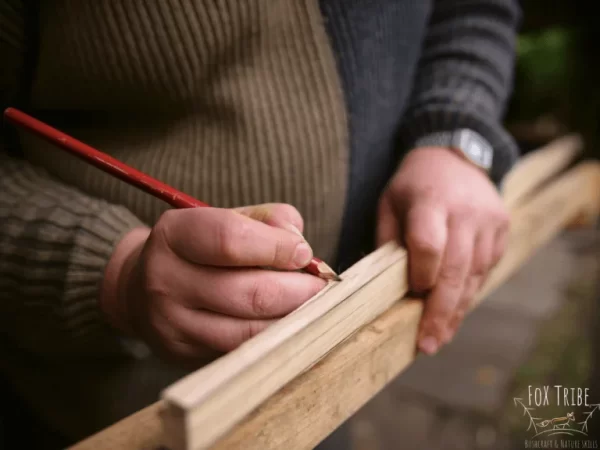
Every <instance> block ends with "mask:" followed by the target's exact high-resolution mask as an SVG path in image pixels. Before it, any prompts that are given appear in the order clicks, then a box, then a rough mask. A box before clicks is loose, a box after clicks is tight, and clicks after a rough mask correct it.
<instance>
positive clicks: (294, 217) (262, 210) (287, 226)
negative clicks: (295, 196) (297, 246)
mask: <svg viewBox="0 0 600 450" xmlns="http://www.w3.org/2000/svg"><path fill="white" fill-rule="evenodd" d="M235 211H237V212H239V213H240V214H243V215H244V216H247V217H250V218H251V219H254V220H258V221H259V222H262V223H264V224H266V225H270V226H272V227H276V228H282V229H284V230H288V231H291V232H292V233H295V234H298V235H300V236H302V232H303V231H304V220H303V219H302V216H301V215H300V213H299V212H298V210H297V209H296V208H294V207H293V206H292V205H288V204H286V203H263V204H261V205H251V206H243V207H241V208H236V209H235Z"/></svg>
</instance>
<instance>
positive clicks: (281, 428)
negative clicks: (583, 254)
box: [211, 164, 600, 450]
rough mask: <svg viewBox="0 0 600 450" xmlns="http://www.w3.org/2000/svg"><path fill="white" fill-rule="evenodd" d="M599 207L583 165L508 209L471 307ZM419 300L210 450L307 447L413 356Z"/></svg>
mask: <svg viewBox="0 0 600 450" xmlns="http://www.w3.org/2000/svg"><path fill="white" fill-rule="evenodd" d="M590 205H595V208H596V212H598V210H599V208H600V165H599V164H583V165H581V166H579V167H577V168H576V169H574V170H572V171H569V173H568V174H566V175H564V176H563V177H561V178H560V179H559V180H557V181H556V182H554V183H552V184H551V185H549V186H548V187H547V188H546V189H544V190H543V191H542V192H541V193H540V194H539V195H538V196H536V197H535V198H533V199H532V200H531V202H528V203H527V204H525V205H523V206H522V207H521V208H519V209H518V210H515V211H514V212H513V227H512V230H511V240H510V244H509V247H508V250H507V252H506V254H505V256H504V258H503V259H502V261H501V262H500V264H499V265H498V266H497V267H496V268H495V269H494V271H493V272H492V274H491V276H490V278H489V279H488V281H487V283H486V285H485V286H484V288H483V289H482V291H481V292H480V294H479V295H478V296H477V301H476V302H475V305H473V307H475V306H476V305H477V304H478V303H479V302H480V301H481V300H482V299H484V298H485V297H486V296H488V295H489V294H490V293H491V292H492V291H493V290H494V289H496V288H497V287H498V286H499V285H501V284H502V283H504V282H505V281H506V280H507V279H508V278H509V277H510V276H511V275H512V274H513V273H514V272H515V271H516V270H518V268H519V267H520V266H521V265H522V264H523V263H524V261H525V260H526V259H528V258H529V257H530V256H531V255H532V254H533V253H534V252H535V250H536V249H538V248H540V247H541V246H542V245H544V244H545V243H546V242H548V241H549V240H550V239H552V238H553V237H554V236H555V235H556V234H557V233H559V232H560V231H561V229H562V228H563V227H564V225H565V224H567V223H568V222H569V221H570V220H571V219H572V218H573V217H574V216H575V215H577V214H578V212H579V211H580V210H581V209H584V208H588V207H589V206H590ZM421 312H422V302H421V301H419V300H416V299H404V300H402V301H401V302H399V303H396V304H395V305H394V306H393V307H392V308H391V309H390V310H388V311H387V312H385V313H384V314H383V315H381V316H380V317H379V318H377V319H375V320H374V321H372V322H371V323H370V324H368V325H366V326H365V327H363V328H362V329H361V330H360V331H358V332H357V333H356V334H354V335H353V336H352V337H351V339H349V340H347V341H346V342H344V343H343V344H341V345H339V346H338V347H336V348H335V349H334V350H333V351H332V352H331V353H330V354H329V355H327V357H326V358H324V359H323V360H322V361H321V362H320V363H319V364H317V365H316V366H314V367H313V368H312V369H311V370H310V371H308V372H306V373H304V374H302V375H300V376H299V377H298V378H296V379H295V380H293V381H292V382H291V383H289V384H288V385H287V386H286V387H285V388H283V389H282V390H281V391H279V392H278V393H277V394H275V395H274V396H272V397H271V398H270V399H269V400H268V401H267V402H265V403H264V404H263V405H262V406H261V407H260V408H259V409H257V410H256V411H255V412H253V413H252V414H251V415H250V417H249V418H247V419H246V420H245V421H244V422H243V423H242V424H240V425H238V426H237V427H236V428H235V429H234V430H233V431H232V432H231V433H230V434H229V435H227V436H226V437H225V438H223V439H222V440H220V441H219V442H218V443H217V444H216V445H214V446H213V447H211V448H213V449H215V450H229V449H231V450H233V449H238V448H244V449H245V450H270V449H273V450H274V449H280V448H293V449H294V450H296V449H297V450H303V449H307V450H308V449H312V448H313V447H314V446H315V445H317V444H318V443H319V442H320V441H321V440H323V439H324V438H325V437H327V435H328V434H329V433H331V431H332V430H334V429H335V428H337V426H339V425H340V424H341V423H343V422H344V421H345V420H346V419H348V418H349V417H350V416H352V415H353V414H354V413H355V412H356V411H358V409H360V407H361V406H363V405H364V404H365V403H366V402H367V401H369V400H370V399H371V398H373V397H374V396H375V395H376V394H377V393H378V392H379V391H380V390H381V389H382V388H383V387H385V385H386V384H387V383H388V382H389V381H391V380H392V379H394V378H395V377H396V376H397V375H398V374H400V373H401V372H402V371H403V370H404V369H405V368H406V367H407V366H408V365H410V363H412V361H414V359H415V351H414V349H415V343H416V337H417V327H418V323H419V320H420V317H421Z"/></svg>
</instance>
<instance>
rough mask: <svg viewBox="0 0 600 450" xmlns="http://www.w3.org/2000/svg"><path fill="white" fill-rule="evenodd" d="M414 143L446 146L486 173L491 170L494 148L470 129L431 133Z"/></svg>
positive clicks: (425, 145)
mask: <svg viewBox="0 0 600 450" xmlns="http://www.w3.org/2000/svg"><path fill="white" fill-rule="evenodd" d="M416 145H417V146H419V147H443V148H446V149H447V150H448V151H451V152H453V153H455V154H456V155H458V156H460V157H461V158H462V159H463V160H464V161H465V162H467V163H469V164H471V165H472V166H475V167H477V168H478V169H480V170H481V171H482V172H484V173H485V174H486V175H489V174H490V172H491V170H492V163H493V159H494V149H493V148H492V146H491V145H490V144H489V142H487V141H486V139H485V138H483V136H481V135H480V134H479V133H477V132H475V131H473V130H470V129H466V128H462V129H456V130H450V131H440V132H435V133H431V134H428V135H426V136H423V137H422V138H421V139H419V140H417V142H416Z"/></svg>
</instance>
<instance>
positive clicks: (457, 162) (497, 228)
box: [377, 147, 509, 354]
mask: <svg viewBox="0 0 600 450" xmlns="http://www.w3.org/2000/svg"><path fill="white" fill-rule="evenodd" d="M508 230H509V215H508V213H507V211H506V209H505V207H504V204H503V202H502V199H501V197H500V195H499V194H498V192H497V190H496V188H495V186H494V185H493V184H492V182H491V181H490V180H489V178H488V176H487V175H486V174H485V173H484V172H483V171H482V170H480V169H479V168H477V167H475V166H474V165H472V164H470V163H469V162H467V161H466V160H464V159H463V158H462V157H461V156H459V155H458V154H456V153H454V152H453V151H452V150H450V149H446V148H438V147H423V148H417V149H415V150H412V151H411V152H409V153H408V154H407V155H406V157H405V158H404V160H403V162H402V164H401V165H400V167H399V169H398V171H397V172H396V174H395V175H394V177H393V178H392V180H391V181H390V183H389V185H388V187H387V189H386V191H385V192H384V194H383V195H382V197H381V200H380V202H379V212H378V224H377V241H378V245H383V244H384V243H386V242H388V241H390V240H396V241H398V242H399V243H401V244H402V245H405V246H406V248H407V250H408V261H409V285H410V289H411V290H412V291H413V292H417V293H425V294H426V301H425V309H424V313H423V318H422V319H421V324H420V329H419V335H418V346H419V348H420V350H421V351H423V352H425V353H427V354H433V353H436V352H437V351H438V350H439V348H440V346H442V345H444V344H446V343H448V342H449V341H450V340H451V339H452V337H453V336H454V334H455V333H456V331H457V329H458V326H459V325H460V323H461V322H462V320H463V318H464V316H465V314H466V313H467V311H468V310H469V307H470V305H471V302H472V300H473V298H474V296H475V294H476V293H477V291H478V290H479V288H480V287H481V285H482V284H483V282H484V281H485V279H486V277H487V274H488V272H489V270H490V269H491V268H492V267H493V266H494V265H495V264H496V263H497V262H498V261H499V259H500V258H501V257H502V254H503V253H504V250H505V245H506V241H507V236H508Z"/></svg>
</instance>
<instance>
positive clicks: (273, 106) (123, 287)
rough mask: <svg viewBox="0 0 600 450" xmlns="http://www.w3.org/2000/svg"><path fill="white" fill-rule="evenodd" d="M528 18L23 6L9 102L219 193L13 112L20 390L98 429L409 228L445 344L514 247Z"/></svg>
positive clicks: (434, 344) (4, 98)
mask: <svg viewBox="0 0 600 450" xmlns="http://www.w3.org/2000/svg"><path fill="white" fill-rule="evenodd" d="M519 20H520V9H519V6H518V3H517V2H516V1H510V0H422V1H418V2H417V1H409V0H397V1H386V0H376V1H372V2H363V1H358V0H321V1H317V0H308V1H304V2H298V1H295V0H277V1H268V2H267V1H261V0H244V1H240V0H220V1H217V0H212V1H211V0H163V1H155V2H136V1H130V0H80V1H77V2H62V1H59V2H24V1H20V0H0V29H1V30H2V32H1V33H0V57H1V60H2V65H3V70H2V76H1V77H0V83H1V85H0V102H1V103H2V106H14V107H19V108H21V109H23V110H25V111H27V112H29V113H30V114H32V115H34V116H35V117H37V118H39V119H41V120H44V121H45V122H47V123H49V124H51V125H52V126H54V127H56V128H59V129H61V130H63V131H64V132H66V133H68V134H70V135H72V136H74V137H76V138H78V139H80V140H82V141H84V142H86V143H88V144H90V145H92V146H94V147H95V148H98V149H100V150H102V151H104V152H107V153H109V154H111V155H113V156H114V157H116V158H118V159H120V160H122V161H123V162H125V163H127V164H129V165H131V166H133V167H135V168H137V169H139V170H141V171H144V172H146V173H148V174H150V175H151V176H154V177H156V178H158V179H160V180H161V181H163V182H165V183H167V184H170V185H172V186H174V187H176V188H178V189H180V190H182V191H184V192H186V193H187V194H190V195H192V196H194V197H197V198H198V199H201V200H203V201H205V202H207V203H209V204H211V205H214V206H215V207H214V208H200V209H187V210H172V209H169V208H168V206H167V205H165V204H163V203H161V202H160V201H158V200H156V199H154V198H151V197H150V196H149V195H148V194H145V193H142V192H139V191H137V190H136V189H135V188H132V187H130V186H128V185H126V184H124V183H122V182H121V181H118V180H116V179H114V178H112V177H110V176H108V175H106V174H104V173H101V172H100V171H99V170H98V169H96V168H94V167H91V166H89V165H87V164H86V163H84V162H82V161H80V160H77V159H75V158H74V157H71V156H69V155H67V154H65V153H64V152H63V151H61V150H57V149H55V148H53V147H52V146H51V145H50V144H47V143H44V142H42V141H41V140H40V139H38V138H36V137H33V136H31V135H29V134H28V133H24V132H16V131H15V130H14V129H13V128H11V127H8V126H5V127H3V132H2V148H3V152H2V161H1V164H0V167H1V168H0V183H1V185H2V189H1V191H0V204H1V205H2V207H1V208H0V221H1V222H0V223H1V227H0V242H1V245H0V286H1V287H2V288H1V289H0V296H1V299H2V300H1V301H0V308H1V309H0V317H1V319H0V320H1V330H2V341H1V342H2V345H1V348H2V358H0V359H1V361H2V373H3V375H4V376H5V377H6V378H7V380H9V384H10V385H11V386H12V387H14V389H16V391H17V392H19V395H20V396H22V398H24V399H25V402H26V403H27V404H28V405H30V406H31V408H32V409H33V410H34V411H35V413H36V414H37V415H39V417H42V418H43V420H44V421H45V423H48V424H50V426H51V427H53V428H54V429H56V430H59V431H60V432H61V433H63V434H64V435H65V436H68V437H69V438H70V439H73V440H75V439H81V438H83V437H85V436H87V435H89V434H91V433H93V432H95V431H97V430H99V429H100V428H102V427H104V426H107V425H109V424H110V423H112V422H114V421H116V420H118V419H120V418H122V417H124V416H126V415H127V414H130V413H133V412H134V411H136V410H138V409H140V408H141V407H143V406H145V405H147V404H149V403H151V402H152V401H154V400H156V399H157V398H158V395H159V392H160V390H161V389H162V388H164V387H166V386H167V385H168V384H170V383H172V382H173V381H175V380H177V379H178V378H180V377H181V376H182V375H183V374H185V373H187V371H189V370H192V369H194V368H197V367H199V366H201V365H202V364H205V363H206V362H207V361H209V360H210V359H211V358H214V357H215V356H216V355H218V354H221V353H223V352H227V351H229V350H232V349H234V348H235V347H237V346H238V345H240V344H241V343H242V342H243V341H245V340H247V339H248V338H250V337H251V336H253V335H255V334H256V333H258V332H260V331H261V330H263V329H264V328H265V327H267V326H268V325H269V324H271V323H272V322H273V321H275V320H277V319H278V318H281V317H283V316H285V315H286V314H288V313H289V312H291V311H293V310H294V309H295V308H297V307H298V306H300V305H301V304H302V303H303V302H304V301H306V300H307V299H308V298H310V297H311V296H312V295H314V294H315V293H316V292H318V291H319V290H320V289H322V288H323V287H324V286H325V281H324V280H321V279H320V278H317V277H315V276H312V275H309V274H306V273H301V272H299V271H297V270H295V269H301V268H302V267H303V266H305V265H306V264H307V262H308V261H309V260H310V258H311V257H312V256H313V255H315V256H319V257H321V258H322V259H324V260H325V261H326V262H328V263H329V264H330V265H332V266H333V267H334V269H335V270H339V271H343V270H344V269H345V268H347V267H349V266H350V265H352V264H353V263H354V262H356V261H357V260H359V259H360V258H361V257H362V256H364V255H366V254H367V253H369V252H370V251H372V250H373V249H374V248H376V247H377V246H378V245H381V244H383V243H385V242H388V241H390V240H397V241H398V242H400V243H401V244H403V245H405V246H406V248H407V249H408V255H409V280H410V286H411V289H412V290H413V291H414V292H416V293H420V294H422V295H424V296H425V297H426V298H425V312H424V315H423V318H422V322H421V325H420V330H419V336H418V347H419V349H420V350H421V351H422V352H424V353H426V354H435V353H436V352H437V351H438V350H439V349H440V348H441V347H442V346H443V345H445V344H447V343H448V342H450V340H451V339H452V337H453V335H454V334H455V333H456V331H457V329H458V327H459V325H460V323H461V321H462V320H463V318H464V316H465V313H466V312H467V311H468V308H469V305H470V303H471V301H472V299H473V297H474V295H475V294H476V292H477V290H478V289H479V288H480V286H481V285H482V283H483V282H484V281H485V279H486V276H487V274H488V273H489V270H490V269H491V268H492V267H493V266H494V264H495V263H497V261H498V260H499V259H500V257H501V255H502V253H503V251H504V249H505V246H506V240H507V233H508V230H509V225H510V224H509V216H508V214H507V211H506V210H505V208H504V206H503V203H502V200H501V196H500V192H501V183H502V179H503V177H504V176H505V174H506V173H507V171H508V170H509V169H510V168H511V166H512V165H513V164H514V162H515V161H516V159H517V157H518V150H517V147H516V145H515V143H514V141H513V140H512V138H511V137H510V135H509V134H508V133H507V132H506V131H505V130H504V129H503V127H502V123H501V117H502V113H503V109H504V107H505V104H506V102H507V98H508V96H509V94H510V90H511V85H512V72H513V65H514V47H515V41H516V29H517V26H518V23H519ZM265 266H267V267H271V268H274V269H278V270H265V269H264V268H263V267H265ZM400 275H401V274H398V276H400Z"/></svg>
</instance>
